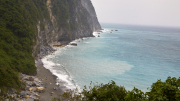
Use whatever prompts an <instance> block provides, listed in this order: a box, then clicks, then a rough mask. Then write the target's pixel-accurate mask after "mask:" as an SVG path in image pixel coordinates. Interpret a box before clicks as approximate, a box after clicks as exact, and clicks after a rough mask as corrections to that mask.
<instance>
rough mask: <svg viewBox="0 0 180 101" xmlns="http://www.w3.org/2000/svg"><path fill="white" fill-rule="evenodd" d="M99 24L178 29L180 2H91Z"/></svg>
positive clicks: (98, 0) (135, 0) (149, 0)
mask: <svg viewBox="0 0 180 101" xmlns="http://www.w3.org/2000/svg"><path fill="white" fill-rule="evenodd" d="M91 1H92V3H93V5H94V7H95V10H96V13H97V16H98V20H99V22H105V23H120V24H133V25H150V26H152V25H153V26H154V25H155V26H171V27H180V0H91Z"/></svg>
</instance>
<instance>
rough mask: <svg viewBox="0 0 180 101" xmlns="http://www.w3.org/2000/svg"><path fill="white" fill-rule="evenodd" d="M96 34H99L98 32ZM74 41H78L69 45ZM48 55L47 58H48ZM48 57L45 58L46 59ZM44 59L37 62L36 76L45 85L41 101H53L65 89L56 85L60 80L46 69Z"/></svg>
mask: <svg viewBox="0 0 180 101" xmlns="http://www.w3.org/2000/svg"><path fill="white" fill-rule="evenodd" d="M95 33H98V31H97V32H95ZM93 36H94V37H97V36H95V35H93ZM84 38H90V37H84ZM84 38H83V39H84ZM74 41H76V40H73V41H71V42H69V44H70V43H72V42H74ZM69 44H66V45H64V46H67V45H69ZM52 48H53V47H52ZM55 51H57V50H55ZM53 52H54V51H52V52H51V53H53ZM51 53H50V54H51ZM50 54H48V55H50ZM48 55H46V56H48ZM46 56H44V57H46ZM44 57H43V58H44ZM43 58H41V59H38V60H35V65H36V67H37V74H36V76H37V78H39V79H40V80H41V81H42V82H43V83H44V84H45V92H43V93H40V94H39V95H40V100H41V101H51V100H52V99H53V98H54V97H58V96H59V95H62V94H63V93H64V92H65V91H63V88H62V87H60V85H61V83H59V84H58V85H56V84H57V79H59V78H58V77H57V76H56V75H54V74H53V73H52V72H51V71H50V70H49V69H47V68H46V67H44V64H43V62H42V59H43ZM54 88H56V89H54ZM51 92H53V93H54V94H51Z"/></svg>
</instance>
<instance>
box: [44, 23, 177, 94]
mask: <svg viewBox="0 0 180 101" xmlns="http://www.w3.org/2000/svg"><path fill="white" fill-rule="evenodd" d="M102 27H103V29H104V30H103V33H100V34H99V35H100V37H96V38H84V39H83V40H76V41H74V42H76V43H77V44H78V46H70V45H68V46H66V47H63V48H56V49H57V51H56V52H55V53H54V54H53V55H49V56H47V57H45V58H44V59H42V61H43V63H44V66H45V67H46V68H47V69H50V71H51V72H52V73H53V74H55V75H56V76H58V77H59V79H58V80H57V81H58V82H59V83H60V87H61V88H64V90H65V89H66V88H70V89H75V88H76V87H77V88H79V89H83V87H84V85H86V86H89V84H90V82H91V81H93V83H97V82H98V84H100V83H108V82H109V81H110V80H114V81H115V82H116V84H117V85H121V86H125V88H126V89H127V90H132V89H133V87H134V86H135V87H136V88H138V89H141V90H142V91H147V88H148V87H150V86H151V84H152V83H154V82H156V81H157V80H158V79H161V80H162V81H165V80H166V78H167V77H168V76H171V77H180V29H173V28H161V27H142V26H127V25H118V24H102ZM111 30H113V31H111ZM115 30H118V31H115ZM110 32H112V33H110ZM94 34H95V35H98V33H94Z"/></svg>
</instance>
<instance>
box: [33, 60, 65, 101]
mask: <svg viewBox="0 0 180 101" xmlns="http://www.w3.org/2000/svg"><path fill="white" fill-rule="evenodd" d="M36 67H37V75H36V76H37V78H39V79H40V80H42V82H43V83H44V87H45V92H43V93H39V95H40V99H41V100H42V101H51V100H52V98H54V97H58V95H61V94H63V93H64V92H63V91H62V90H61V88H60V87H59V85H56V79H57V76H55V75H53V74H52V73H51V72H50V70H48V69H46V68H45V67H44V66H43V62H42V61H41V60H40V59H39V60H37V61H36ZM51 92H53V93H54V94H51Z"/></svg>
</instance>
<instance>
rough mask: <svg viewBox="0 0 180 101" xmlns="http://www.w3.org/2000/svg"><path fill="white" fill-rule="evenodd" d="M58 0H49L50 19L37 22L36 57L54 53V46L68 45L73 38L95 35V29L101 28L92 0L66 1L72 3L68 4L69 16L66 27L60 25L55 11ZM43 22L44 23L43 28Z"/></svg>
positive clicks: (34, 53)
mask: <svg viewBox="0 0 180 101" xmlns="http://www.w3.org/2000/svg"><path fill="white" fill-rule="evenodd" d="M56 2H57V0H47V3H46V6H47V8H48V13H49V16H50V19H44V20H43V21H39V22H38V23H37V29H38V34H37V36H36V40H37V41H36V45H35V46H34V47H33V56H34V57H36V58H42V57H43V56H45V55H48V54H49V53H52V52H53V51H54V49H53V48H52V47H53V46H62V45H66V44H68V43H69V42H70V41H72V40H75V39H79V38H83V37H93V34H92V33H93V31H97V30H101V26H100V24H99V22H98V19H97V16H96V12H95V9H94V7H93V5H92V3H91V1H90V0H67V1H66V3H67V4H68V5H70V6H68V7H69V8H68V9H69V12H68V13H69V18H68V20H67V26H66V27H60V26H59V25H58V21H59V20H58V14H54V13H53V7H55V3H56ZM72 2H73V3H72ZM67 4H64V5H67ZM60 20H61V19H60ZM62 20H63V19H62ZM60 22H61V21H60ZM41 24H43V25H44V29H43V30H42V29H41V26H40V25H41ZM72 26H73V27H72Z"/></svg>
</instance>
